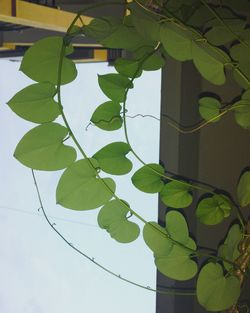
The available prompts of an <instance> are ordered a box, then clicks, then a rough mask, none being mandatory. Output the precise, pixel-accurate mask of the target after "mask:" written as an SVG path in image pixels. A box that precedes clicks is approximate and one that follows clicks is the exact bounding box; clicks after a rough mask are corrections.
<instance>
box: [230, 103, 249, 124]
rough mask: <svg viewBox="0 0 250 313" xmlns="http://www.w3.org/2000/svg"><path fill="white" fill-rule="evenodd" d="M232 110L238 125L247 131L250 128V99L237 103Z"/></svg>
mask: <svg viewBox="0 0 250 313" xmlns="http://www.w3.org/2000/svg"><path fill="white" fill-rule="evenodd" d="M232 109H233V110H234V116H235V120H236V123H237V124H239V125H240V126H241V127H243V128H245V129H248V128H250V99H245V100H240V101H237V102H235V103H234V105H233V106H232Z"/></svg>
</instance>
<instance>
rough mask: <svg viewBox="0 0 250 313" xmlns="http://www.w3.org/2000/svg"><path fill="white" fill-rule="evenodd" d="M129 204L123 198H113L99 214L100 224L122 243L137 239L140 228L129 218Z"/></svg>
mask: <svg viewBox="0 0 250 313" xmlns="http://www.w3.org/2000/svg"><path fill="white" fill-rule="evenodd" d="M128 213H129V210H128V204H127V203H126V202H125V201H123V200H111V201H110V202H108V203H107V204H105V205H104V206H103V207H102V208H101V210H100V212H99V214H98V224H99V226H100V227H101V228H104V229H106V230H107V232H108V233H109V234H110V236H111V237H112V238H114V239H115V240H116V241H118V242H121V243H129V242H132V241H134V240H136V239H137V237H138V236H139V234H140V228H139V226H138V225H137V224H135V223H133V222H130V221H128V220H127V214H128Z"/></svg>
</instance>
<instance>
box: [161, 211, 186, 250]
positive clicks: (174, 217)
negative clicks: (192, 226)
mask: <svg viewBox="0 0 250 313" xmlns="http://www.w3.org/2000/svg"><path fill="white" fill-rule="evenodd" d="M165 220H166V229H167V232H168V233H169V235H170V236H171V238H172V239H174V240H176V241H178V242H180V243H182V244H183V245H186V244H187V242H189V239H190V238H189V232H188V226H187V222H186V220H185V217H184V216H183V215H182V214H181V213H180V212H176V211H174V210H173V211H169V212H168V213H167V214H166V216H165Z"/></svg>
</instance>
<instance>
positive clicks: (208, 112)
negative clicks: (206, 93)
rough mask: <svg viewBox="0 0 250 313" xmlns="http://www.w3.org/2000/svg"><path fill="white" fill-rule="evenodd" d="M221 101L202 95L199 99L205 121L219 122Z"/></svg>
mask: <svg viewBox="0 0 250 313" xmlns="http://www.w3.org/2000/svg"><path fill="white" fill-rule="evenodd" d="M220 107H221V104H220V102H219V101H218V100H217V99H216V98H213V97H202V98H200V99H199V112H200V115H201V116H202V117H203V118H204V120H205V121H210V122H218V121H219V120H220V117H217V116H218V115H219V114H220Z"/></svg>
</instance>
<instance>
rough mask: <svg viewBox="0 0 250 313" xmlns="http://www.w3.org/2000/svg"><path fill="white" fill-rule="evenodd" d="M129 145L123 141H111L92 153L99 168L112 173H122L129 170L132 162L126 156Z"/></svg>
mask: <svg viewBox="0 0 250 313" xmlns="http://www.w3.org/2000/svg"><path fill="white" fill-rule="evenodd" d="M129 151H130V147H129V145H128V144H127V143H125V142H113V143H111V144H109V145H107V146H105V147H103V148H102V149H101V150H99V151H98V152H96V153H95V154H94V155H93V158H94V159H96V160H97V161H98V164H99V166H100V168H101V169H102V170H103V171H104V172H106V173H109V174H112V175H124V174H127V173H129V172H130V171H131V169H132V167H133V164H132V162H131V161H130V160H129V159H127V158H126V154H127V153H129Z"/></svg>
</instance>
